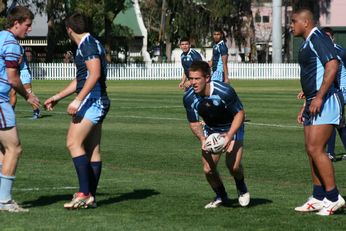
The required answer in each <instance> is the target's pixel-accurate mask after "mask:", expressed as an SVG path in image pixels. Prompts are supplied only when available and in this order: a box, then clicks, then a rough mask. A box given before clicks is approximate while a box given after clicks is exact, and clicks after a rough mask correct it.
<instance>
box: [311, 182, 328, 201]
mask: <svg viewBox="0 0 346 231" xmlns="http://www.w3.org/2000/svg"><path fill="white" fill-rule="evenodd" d="M312 196H313V197H314V198H315V199H317V200H320V201H321V200H323V199H324V198H325V197H326V191H325V190H324V188H323V186H322V185H314V186H313V189H312Z"/></svg>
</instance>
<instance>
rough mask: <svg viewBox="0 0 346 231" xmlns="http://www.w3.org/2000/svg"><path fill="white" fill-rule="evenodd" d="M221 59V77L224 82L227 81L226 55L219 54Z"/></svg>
mask: <svg viewBox="0 0 346 231" xmlns="http://www.w3.org/2000/svg"><path fill="white" fill-rule="evenodd" d="M221 59H222V66H223V79H224V82H225V83H229V79H228V66H227V61H228V55H223V56H221Z"/></svg>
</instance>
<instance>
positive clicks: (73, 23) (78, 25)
mask: <svg viewBox="0 0 346 231" xmlns="http://www.w3.org/2000/svg"><path fill="white" fill-rule="evenodd" d="M65 26H66V27H68V28H71V29H72V30H73V31H74V32H75V33H77V34H82V33H86V32H90V19H89V17H87V16H86V15H84V14H82V13H79V12H78V13H74V14H72V15H71V16H70V17H68V18H67V19H66V20H65Z"/></svg>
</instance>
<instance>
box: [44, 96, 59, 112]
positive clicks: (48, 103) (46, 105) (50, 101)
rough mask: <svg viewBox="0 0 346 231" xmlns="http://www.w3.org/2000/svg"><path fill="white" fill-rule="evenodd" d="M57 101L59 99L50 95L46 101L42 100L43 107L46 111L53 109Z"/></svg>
mask: <svg viewBox="0 0 346 231" xmlns="http://www.w3.org/2000/svg"><path fill="white" fill-rule="evenodd" d="M58 102H59V99H58V98H57V97H56V96H52V97H50V98H49V99H47V100H46V101H44V108H45V109H46V110H47V111H53V107H54V106H55V105H56V104H57V103H58Z"/></svg>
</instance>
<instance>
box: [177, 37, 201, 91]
mask: <svg viewBox="0 0 346 231" xmlns="http://www.w3.org/2000/svg"><path fill="white" fill-rule="evenodd" d="M180 49H181V50H182V51H183V53H181V56H180V59H181V65H182V66H183V69H184V72H183V75H182V77H181V82H180V83H179V88H181V89H187V88H189V87H190V82H189V81H187V80H188V79H189V68H190V66H191V64H192V62H193V61H197V60H202V56H201V55H200V54H199V53H198V52H197V51H196V50H195V49H192V48H191V44H190V40H189V38H182V39H180Z"/></svg>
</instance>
